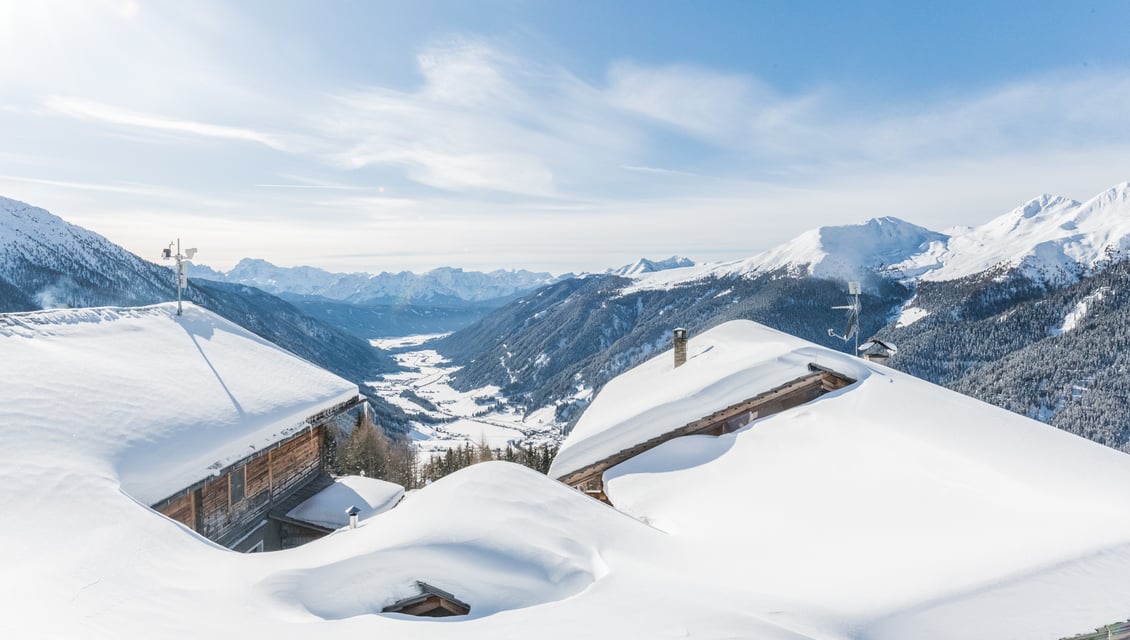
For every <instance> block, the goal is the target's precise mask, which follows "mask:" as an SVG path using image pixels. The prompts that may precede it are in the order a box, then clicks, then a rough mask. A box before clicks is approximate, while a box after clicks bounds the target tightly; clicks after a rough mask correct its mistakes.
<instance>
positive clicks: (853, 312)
mask: <svg viewBox="0 0 1130 640" xmlns="http://www.w3.org/2000/svg"><path fill="white" fill-rule="evenodd" d="M859 294H860V287H859V282H857V281H852V282H849V283H848V303H847V304H846V305H841V306H838V307H832V308H833V309H842V310H845V311H847V323H846V326H845V327H844V332H843V334H842V335H841V334H838V333H836V330H835V329H828V335H830V336H832V337H833V338H839V339H840V340H843V341H844V342H847V341H848V340H851V339H852V337H853V336H854V337H855V352H854V353H855V355H859V312H860V311H861V310H862V309H863V306H862V305H861V303H860V302H859Z"/></svg>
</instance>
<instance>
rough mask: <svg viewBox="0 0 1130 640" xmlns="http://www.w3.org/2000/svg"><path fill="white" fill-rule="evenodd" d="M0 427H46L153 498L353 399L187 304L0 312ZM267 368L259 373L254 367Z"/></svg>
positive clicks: (148, 500) (314, 370) (13, 430)
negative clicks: (181, 307)
mask: <svg viewBox="0 0 1130 640" xmlns="http://www.w3.org/2000/svg"><path fill="white" fill-rule="evenodd" d="M0 345H2V346H0V350H2V353H3V354H4V357H3V359H2V360H0V379H2V380H4V385H3V391H2V392H0V393H2V394H3V395H2V401H0V424H3V425H6V429H7V431H6V435H7V436H9V437H14V436H16V435H17V434H18V432H19V431H20V430H21V429H41V430H42V429H44V428H45V427H44V425H43V423H45V422H48V421H50V423H51V424H52V425H55V424H57V425H58V426H56V427H55V428H51V429H46V431H45V433H44V437H48V436H49V437H52V438H54V439H57V440H58V444H59V446H60V447H62V448H61V450H59V451H56V455H60V456H64V457H66V456H82V457H94V458H96V459H98V460H101V461H102V462H103V463H104V464H105V465H107V467H109V468H112V469H113V474H114V477H116V478H117V479H118V480H119V481H120V482H121V484H122V488H123V490H124V491H125V492H126V493H128V494H129V495H130V496H132V497H133V498H135V499H137V500H139V501H140V502H143V503H145V504H153V503H156V502H157V501H159V500H162V499H164V498H167V497H169V496H170V495H172V494H173V493H174V492H176V491H179V490H180V489H183V488H185V487H188V486H189V485H191V484H193V483H195V482H197V481H199V480H203V479H206V478H208V477H210V476H213V475H216V474H218V473H219V471H220V470H221V469H223V468H224V467H226V466H228V465H229V464H232V463H234V462H236V461H237V460H239V459H241V458H243V457H245V456H247V455H249V454H251V453H254V452H255V451H257V450H260V449H262V448H264V447H267V446H269V445H271V444H273V443H275V442H278V441H279V440H282V439H283V438H286V437H287V436H290V435H291V434H293V433H295V432H296V431H297V430H299V429H301V428H303V427H304V426H305V424H304V420H305V419H306V418H307V417H309V416H311V415H314V414H316V413H318V412H319V411H322V410H323V409H327V408H329V407H332V406H334V405H336V404H338V403H341V402H345V401H347V400H349V399H351V398H354V397H356V396H357V394H358V390H357V385H355V384H352V383H350V382H348V381H346V380H343V379H341V378H339V377H337V376H335V375H333V374H331V373H329V372H327V371H325V370H323V369H320V368H318V367H316V366H314V365H312V364H310V363H308V362H306V361H305V360H301V359H299V358H298V357H297V356H294V355H293V354H291V353H289V352H287V351H283V350H282V349H280V348H278V347H277V346H275V345H273V344H271V343H269V342H267V341H265V340H263V339H262V338H260V337H258V336H256V335H254V334H252V333H250V332H248V331H246V330H245V329H243V328H241V327H239V326H237V325H235V324H232V323H231V322H228V321H227V320H224V319H223V318H220V317H219V316H217V315H215V314H213V313H211V312H209V311H207V310H205V309H202V308H200V307H197V306H195V305H192V304H185V305H184V315H182V316H177V315H176V304H175V303H166V304H160V305H155V306H151V307H140V308H129V309H124V308H110V307H104V308H94V309H67V310H55V311H40V312H31V313H17V314H8V315H0ZM267 371H269V372H270V375H264V372H267Z"/></svg>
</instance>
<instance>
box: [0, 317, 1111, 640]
mask: <svg viewBox="0 0 1130 640" xmlns="http://www.w3.org/2000/svg"><path fill="white" fill-rule="evenodd" d="M186 314H190V315H186V318H188V325H187V326H185V325H182V324H181V323H180V322H179V321H177V320H176V319H174V318H173V317H172V316H171V315H170V312H169V307H168V305H163V306H160V307H156V308H150V309H140V310H129V311H123V310H85V311H66V312H52V313H50V314H31V315H30V316H29V315H21V316H14V317H13V316H9V317H6V318H4V325H3V326H4V334H3V335H2V336H0V354H3V356H4V357H3V358H2V359H0V379H2V380H3V381H4V385H3V386H2V387H0V516H2V517H0V566H3V567H4V572H3V574H2V576H3V577H2V578H0V602H4V603H8V606H6V607H4V609H3V615H0V636H3V637H11V638H27V637H37V638H38V637H57V638H79V637H81V638H114V639H121V638H154V637H177V638H186V637H187V638H213V639H214V638H227V637H237V636H239V637H271V638H296V639H298V638H301V639H304V640H305V639H309V638H343V637H345V638H350V637H382V638H436V639H439V638H452V637H458V638H469V639H473V640H480V639H482V640H486V639H490V640H497V639H500V638H502V639H508V638H529V637H538V638H562V639H564V638H568V639H570V640H572V639H575V638H617V639H623V638H633V639H634V638H639V639H653V638H684V637H693V638H758V639H768V640H801V639H805V638H808V639H812V640H816V639H820V640H848V639H868V640H871V639H876V640H882V639H886V638H891V639H895V638H898V639H900V640H905V638H915V639H919V638H926V639H929V638H993V639H997V638H1002V639H1013V638H1015V639H1017V640H1020V639H1024V640H1030V639H1031V638H1058V637H1062V636H1065V635H1070V634H1073V633H1078V632H1081V631H1087V630H1090V629H1092V628H1094V627H1097V626H1099V625H1101V624H1105V623H1108V622H1113V621H1115V620H1119V619H1125V618H1126V617H1127V609H1126V604H1127V603H1128V602H1130V581H1127V580H1126V579H1125V576H1126V575H1130V496H1128V494H1127V492H1126V491H1125V487H1127V486H1130V462H1128V461H1130V458H1128V457H1127V456H1126V455H1125V454H1121V453H1118V452H1115V451H1113V450H1110V449H1106V448H1103V447H1101V446H1099V445H1095V444H1093V443H1090V442H1087V441H1085V440H1082V439H1080V438H1076V437H1074V436H1071V435H1068V434H1065V433H1063V432H1059V431H1057V430H1055V429H1053V428H1050V427H1047V426H1045V425H1041V424H1039V423H1036V422H1033V421H1031V420H1027V419H1025V418H1023V417H1020V416H1016V415H1013V414H1010V413H1007V412H1004V411H1001V410H998V409H995V408H992V407H990V406H988V405H985V404H982V403H979V402H976V401H974V400H970V399H968V398H964V397H962V396H958V395H956V394H953V393H950V392H948V391H945V390H943V389H940V388H938V387H934V386H932V385H929V384H927V383H924V382H921V381H918V380H915V379H913V378H910V377H907V376H904V375H901V374H898V373H895V372H893V371H891V370H889V369H886V368H884V367H881V366H878V365H871V364H868V363H864V362H862V361H859V360H856V359H852V358H850V357H848V356H845V355H842V354H836V353H834V352H832V351H829V350H825V349H821V348H819V347H815V346H813V345H810V344H808V343H804V342H802V341H799V340H797V339H795V338H790V337H789V336H786V335H784V334H780V333H778V332H775V331H771V330H769V329H765V328H764V327H760V326H759V325H754V324H752V323H746V322H739V323H734V324H728V325H722V326H721V327H718V328H717V329H715V330H713V331H711V332H708V333H706V334H703V335H701V336H697V337H694V338H692V341H691V354H692V355H693V357H692V359H691V360H690V361H689V362H688V363H687V365H685V366H684V367H680V368H679V369H677V370H672V369H671V368H670V367H669V366H667V364H666V361H669V360H670V357H671V354H670V353H669V352H668V353H667V354H664V355H663V356H661V357H660V358H658V359H657V360H655V361H652V362H649V363H646V364H644V365H642V366H641V367H639V368H637V369H635V370H633V371H630V372H628V373H626V374H624V375H623V376H622V377H620V378H618V379H617V380H615V381H614V382H613V383H611V384H609V385H608V386H606V387H605V389H604V391H602V392H601V394H599V396H598V397H597V398H596V399H595V400H594V403H593V405H592V407H591V408H590V411H591V412H593V413H592V415H591V416H590V415H589V414H586V417H585V424H582V425H578V431H576V432H574V434H573V436H572V437H571V441H570V444H569V446H568V447H567V448H569V449H573V450H574V452H576V455H580V454H581V453H583V452H586V451H588V452H589V453H593V452H596V451H597V450H598V449H599V447H598V446H595V445H594V446H586V445H585V440H588V439H594V442H595V443H596V444H597V445H601V446H610V445H612V444H614V441H615V440H616V437H614V432H616V431H619V430H626V431H630V432H631V433H632V434H633V435H632V437H633V438H635V437H640V436H643V435H646V433H647V432H648V429H652V428H654V427H652V426H651V425H650V424H648V423H649V422H650V421H651V420H653V419H654V420H667V419H668V418H665V417H664V416H663V415H661V413H666V412H670V413H671V414H672V415H678V416H685V415H690V414H692V413H696V412H709V411H710V410H712V409H713V408H714V407H712V406H711V403H714V402H719V401H725V400H726V399H728V398H730V397H732V394H738V393H739V390H738V389H736V387H737V386H739V382H741V383H744V384H748V385H749V388H748V389H746V390H744V391H741V393H742V394H744V395H753V394H755V393H757V392H760V391H763V390H765V388H767V387H770V386H773V385H774V384H777V383H779V382H780V381H783V380H785V379H788V378H790V377H793V376H794V374H796V373H797V371H798V367H803V366H805V365H806V364H807V362H809V361H817V362H819V363H820V364H822V365H825V366H828V367H831V368H833V369H836V370H839V371H842V372H844V373H845V374H848V375H852V376H853V377H857V378H858V379H859V382H858V383H857V384H855V385H852V386H850V387H848V388H845V389H842V390H840V391H837V392H834V393H831V394H828V395H825V396H823V397H822V398H820V399H818V400H816V401H815V402H812V403H810V404H807V405H803V406H800V407H796V408H794V409H791V410H789V411H786V412H783V413H780V414H777V415H776V416H772V417H769V418H765V419H763V420H760V421H756V422H754V423H753V424H751V425H750V426H749V427H748V428H746V429H743V430H740V431H738V432H735V433H732V434H728V435H726V436H723V437H720V438H709V437H694V438H683V439H679V440H674V441H671V442H668V443H667V444H665V445H663V446H661V447H659V448H657V449H654V450H652V451H651V452H648V453H646V454H644V455H642V456H639V457H637V458H635V459H633V460H631V461H629V462H628V463H625V464H623V465H620V466H619V467H616V468H614V469H612V470H611V471H610V472H609V473H608V474H607V479H608V491H609V493H610V495H611V496H612V498H613V500H614V501H615V502H616V504H617V505H618V506H619V507H620V508H622V509H623V510H624V512H620V511H617V510H616V509H613V508H610V507H608V506H606V505H603V504H601V503H599V502H597V501H595V500H592V499H590V498H588V497H586V496H584V495H582V494H580V493H579V492H577V491H574V490H572V489H570V488H568V487H565V486H564V485H561V484H560V483H557V482H555V481H553V480H550V479H549V478H546V477H545V476H542V475H539V474H537V473H535V472H533V471H530V470H528V469H525V468H522V467H519V466H517V465H512V464H508V463H502V462H495V463H486V464H481V465H476V466H473V467H470V468H468V469H464V470H462V471H460V472H457V473H455V474H452V475H450V476H448V477H446V478H443V479H441V480H439V481H437V482H435V483H433V484H431V485H429V486H428V487H426V488H424V489H421V490H419V491H416V492H414V493H413V494H412V495H411V496H410V497H409V498H408V499H406V500H405V501H404V502H403V503H402V504H401V505H400V506H398V507H397V508H395V509H392V510H389V511H387V512H384V513H379V514H377V515H374V516H372V517H370V518H369V519H368V520H366V522H365V526H362V527H359V528H358V529H353V530H351V529H341V530H338V531H337V532H335V533H333V534H331V535H330V536H327V537H326V538H323V539H321V540H318V541H315V542H313V543H311V544H309V545H306V546H303V547H300V548H298V549H293V550H289V551H283V552H277V553H266V554H251V555H243V554H238V553H235V552H230V551H227V550H224V549H220V548H218V547H216V546H215V545H212V544H210V543H208V542H206V541H204V540H202V539H201V538H199V537H198V536H197V535H196V534H194V533H192V532H191V531H189V530H187V529H186V528H185V527H183V526H181V525H180V524H178V523H175V522H173V521H171V520H168V519H166V518H164V517H162V516H160V515H158V514H156V513H154V512H152V511H150V510H149V509H147V508H146V507H145V506H144V505H143V504H141V503H139V502H138V500H136V499H135V498H136V496H134V497H131V496H130V494H131V493H132V492H133V491H132V488H133V485H131V484H129V483H125V484H124V486H123V476H122V472H123V470H129V469H131V468H133V467H132V466H131V465H130V464H126V463H130V462H131V461H132V460H134V459H137V458H140V457H143V456H142V454H143V453H145V454H146V456H151V455H156V454H157V453H159V454H160V461H161V462H162V463H163V464H164V465H166V467H167V470H169V471H170V472H176V470H177V468H178V461H179V460H180V459H181V454H182V452H181V451H180V450H174V449H169V448H167V447H166V446H165V444H164V443H165V442H166V441H167V440H168V439H169V438H170V437H172V435H174V434H176V433H179V432H180V431H179V429H180V426H183V425H186V424H187V421H191V420H198V421H199V423H200V424H199V425H198V428H205V427H206V425H207V423H205V422H204V418H205V417H208V418H209V419H211V418H214V419H216V420H219V421H220V424H227V425H229V428H232V429H234V428H235V427H230V425H231V424H232V423H234V424H243V423H241V422H239V421H238V420H236V419H235V417H234V415H238V412H236V411H234V406H235V405H234V404H233V403H234V402H238V403H239V406H240V407H242V409H243V411H244V412H246V415H245V416H243V417H244V419H248V417H249V416H264V415H265V416H272V417H274V416H282V415H291V413H292V409H294V413H301V412H302V411H298V410H297V406H298V405H304V408H303V411H305V409H306V408H309V406H314V405H318V404H319V403H322V402H328V401H331V396H333V395H334V394H336V393H338V392H339V391H340V392H343V393H344V392H347V391H348V392H354V391H355V390H354V389H351V388H349V387H348V385H346V384H345V383H344V382H343V381H340V380H338V379H336V378H333V377H332V376H329V374H320V373H316V370H315V371H314V372H312V371H310V369H311V367H310V366H309V365H306V364H305V363H301V362H300V361H295V359H293V358H291V357H289V356H286V354H283V353H282V352H280V351H279V350H277V349H275V348H273V347H270V346H269V345H266V344H263V343H260V342H257V341H256V340H255V339H254V338H253V337H250V336H248V335H246V334H244V333H242V332H241V331H240V330H238V329H236V328H234V327H231V326H229V325H227V324H226V323H223V321H220V320H218V319H216V318H214V317H210V316H207V315H204V314H205V312H203V311H200V310H198V309H186ZM29 317H38V318H41V319H48V318H51V319H54V320H55V321H53V322H41V323H31V322H30V321H29V319H28V318H29ZM13 318H14V319H13ZM95 336H99V338H98V339H95ZM197 345H199V347H200V350H197V349H196V347H197ZM708 349H709V350H708ZM80 352H81V354H82V355H79V354H80ZM190 356H191V357H190ZM283 356H285V357H283ZM115 357H116V360H115ZM205 357H206V358H207V359H208V361H209V362H210V363H211V364H212V366H214V367H215V370H216V372H217V374H219V375H220V376H222V378H221V379H222V380H224V382H225V383H228V388H229V390H230V392H231V398H228V396H227V394H226V393H224V391H223V390H222V388H221V387H220V386H219V383H218V382H217V378H216V376H215V375H212V374H211V369H210V368H208V367H207V366H206V365H202V364H201V362H202V361H203V358H205ZM103 359H105V360H107V361H109V363H106V362H101V360H103ZM198 361H200V362H198ZM295 362H298V364H295ZM299 365H301V366H299ZM200 366H205V368H206V369H208V371H207V373H208V374H209V375H200V374H201V372H200V371H198V369H199V367H200ZM245 367H246V368H250V369H252V370H253V371H254V373H255V374H256V376H257V377H255V378H254V379H255V382H256V384H255V385H252V386H250V387H249V385H248V384H243V383H241V384H233V383H234V382H235V381H237V380H246V378H243V377H242V374H237V373H236V372H237V371H240V370H243V368H245ZM747 370H748V371H750V372H752V373H747ZM801 371H802V372H803V369H801ZM322 375H324V376H325V377H324V378H322V377H319V376H322ZM209 376H211V377H209ZM247 377H248V378H250V377H251V376H250V374H248V376H247ZM282 380H289V382H287V383H284V382H282ZM307 385H309V386H310V387H312V388H313V389H314V390H313V391H310V392H308V393H309V395H310V398H305V397H301V398H292V397H291V398H290V400H289V401H290V402H291V403H292V404H287V403H286V402H285V401H284V400H285V399H284V398H280V397H278V395H274V394H272V393H269V392H268V391H267V390H269V389H275V390H279V391H282V390H285V391H286V392H287V393H286V394H285V395H287V396H288V397H290V395H291V394H294V393H298V394H299V395H302V394H303V393H305V392H303V391H302V389H303V388H304V387H306V386H307ZM714 387H719V388H718V389H714ZM249 388H251V389H257V390H260V391H258V392H257V393H258V394H259V396H262V397H259V396H257V395H256V394H254V393H250V392H249V391H248V389H249ZM154 390H156V391H157V392H158V393H154ZM173 390H176V391H178V392H179V393H181V394H183V397H180V396H177V395H176V394H173V393H172V391H173ZM217 394H219V395H221V396H222V400H223V402H215V401H214V399H212V396H215V395H217ZM646 398H651V399H653V400H655V399H666V402H667V405H666V407H665V410H664V412H651V411H650V405H649V401H648V400H647V399H646ZM334 399H336V398H334ZM225 403H226V405H227V406H224V405H225ZM605 412H609V413H607V415H604V416H601V414H602V413H605ZM641 416H647V419H644V418H641ZM681 419H682V417H679V418H678V420H681ZM671 420H675V419H674V418H672V419H671ZM678 420H675V421H678ZM265 423H266V420H265V419H264V424H265ZM271 423H272V424H279V422H275V421H272V422H271ZM282 423H286V420H282ZM170 424H171V425H174V426H176V428H173V427H172V426H170ZM256 424H258V423H256ZM177 425H179V426H177ZM217 428H218V427H217ZM269 431H271V430H270V429H266V430H265V431H263V432H259V431H255V433H257V434H258V433H266V432H269ZM240 433H242V431H241V432H240ZM240 437H242V436H240ZM239 440H240V438H235V439H225V441H227V442H235V441H239ZM574 440H575V442H574ZM186 442H188V441H186ZM241 447H242V445H241ZM184 452H187V454H188V458H190V459H193V460H195V459H201V458H200V456H198V455H197V448H196V447H195V446H188V447H186V448H185V449H184ZM219 453H220V454H223V455H226V454H227V453H228V451H227V449H226V448H223V450H222V451H220V452H219ZM207 457H215V456H212V455H209V456H204V458H207ZM123 464H124V465H125V466H122V465H123ZM416 580H424V581H426V582H428V583H430V584H433V585H436V586H437V587H439V588H441V589H445V590H447V591H450V592H451V593H453V594H455V595H456V597H458V598H460V599H461V600H464V601H465V602H468V603H469V604H470V605H471V613H470V615H469V616H467V617H462V618H449V619H439V620H437V619H418V618H410V617H407V616H404V615H401V614H383V613H381V610H382V608H383V607H385V606H387V605H388V604H391V603H392V602H395V601H396V600H399V599H401V598H404V597H406V596H409V595H412V594H414V593H415V592H416V589H415V581H416Z"/></svg>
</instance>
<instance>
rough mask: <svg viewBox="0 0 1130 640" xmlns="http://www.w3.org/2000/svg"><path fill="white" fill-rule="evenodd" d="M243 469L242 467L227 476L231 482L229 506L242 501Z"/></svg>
mask: <svg viewBox="0 0 1130 640" xmlns="http://www.w3.org/2000/svg"><path fill="white" fill-rule="evenodd" d="M243 469H244V467H242V466H241V467H240V468H238V469H234V470H233V471H232V472H231V473H230V474H228V478H230V482H231V504H233V505H234V504H235V503H237V502H239V501H240V500H243Z"/></svg>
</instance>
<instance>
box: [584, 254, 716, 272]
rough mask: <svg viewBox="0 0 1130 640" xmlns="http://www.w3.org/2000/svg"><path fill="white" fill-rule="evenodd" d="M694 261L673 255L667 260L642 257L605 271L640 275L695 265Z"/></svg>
mask: <svg viewBox="0 0 1130 640" xmlns="http://www.w3.org/2000/svg"><path fill="white" fill-rule="evenodd" d="M693 266H694V261H692V260H691V259H690V258H680V257H679V256H671V257H670V258H667V259H666V260H648V259H647V258H640V259H639V260H636V261H635V262H633V263H632V264H626V265H624V266H622V267H618V268H615V269H609V270H608V271H605V273H607V274H610V275H614V276H638V275H640V274H643V273H655V272H657V271H667V270H668V269H681V268H684V267H693Z"/></svg>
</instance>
